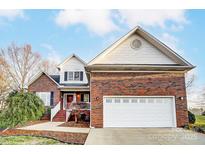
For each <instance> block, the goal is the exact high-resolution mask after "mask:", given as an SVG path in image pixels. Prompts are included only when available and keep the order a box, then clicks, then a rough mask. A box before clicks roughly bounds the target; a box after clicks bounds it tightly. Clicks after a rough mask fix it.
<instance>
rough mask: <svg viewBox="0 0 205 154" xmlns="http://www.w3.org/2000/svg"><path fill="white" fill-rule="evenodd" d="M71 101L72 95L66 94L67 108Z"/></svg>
mask: <svg viewBox="0 0 205 154" xmlns="http://www.w3.org/2000/svg"><path fill="white" fill-rule="evenodd" d="M72 101H73V95H67V108H69V106H70V104H71V102H72Z"/></svg>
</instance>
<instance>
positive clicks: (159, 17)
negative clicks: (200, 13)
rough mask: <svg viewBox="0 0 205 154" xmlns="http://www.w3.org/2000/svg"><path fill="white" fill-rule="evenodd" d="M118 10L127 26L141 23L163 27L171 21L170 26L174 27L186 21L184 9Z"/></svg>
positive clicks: (178, 26)
mask: <svg viewBox="0 0 205 154" xmlns="http://www.w3.org/2000/svg"><path fill="white" fill-rule="evenodd" d="M118 12H119V14H120V16H121V18H122V21H123V22H125V23H126V24H127V25H128V26H129V27H134V26H136V25H142V26H152V27H154V26H159V27H160V28H165V27H166V23H167V22H168V21H171V22H172V24H171V26H172V27H173V29H174V28H175V29H176V28H182V24H186V23H188V20H187V19H186V16H185V13H186V11H184V10H118Z"/></svg>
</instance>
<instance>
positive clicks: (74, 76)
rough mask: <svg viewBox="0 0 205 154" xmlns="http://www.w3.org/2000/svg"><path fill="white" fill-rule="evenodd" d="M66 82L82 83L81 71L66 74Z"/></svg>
mask: <svg viewBox="0 0 205 154" xmlns="http://www.w3.org/2000/svg"><path fill="white" fill-rule="evenodd" d="M66 81H67V80H66ZM68 81H83V71H75V72H74V71H73V72H71V71H70V72H68Z"/></svg>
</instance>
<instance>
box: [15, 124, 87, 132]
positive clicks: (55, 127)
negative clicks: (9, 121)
mask: <svg viewBox="0 0 205 154" xmlns="http://www.w3.org/2000/svg"><path fill="white" fill-rule="evenodd" d="M63 123H64V122H45V123H40V124H35V125H31V126H26V127H20V128H17V129H22V130H42V131H57V132H69V133H89V130H90V128H76V127H61V126H59V125H61V124H63Z"/></svg>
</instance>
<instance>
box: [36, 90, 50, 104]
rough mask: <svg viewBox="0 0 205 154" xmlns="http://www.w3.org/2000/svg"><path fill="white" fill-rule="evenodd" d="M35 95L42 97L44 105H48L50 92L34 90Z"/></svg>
mask: <svg viewBox="0 0 205 154" xmlns="http://www.w3.org/2000/svg"><path fill="white" fill-rule="evenodd" d="M36 95H37V96H38V97H40V98H41V99H42V101H43V102H44V105H45V106H50V103H51V92H36Z"/></svg>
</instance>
